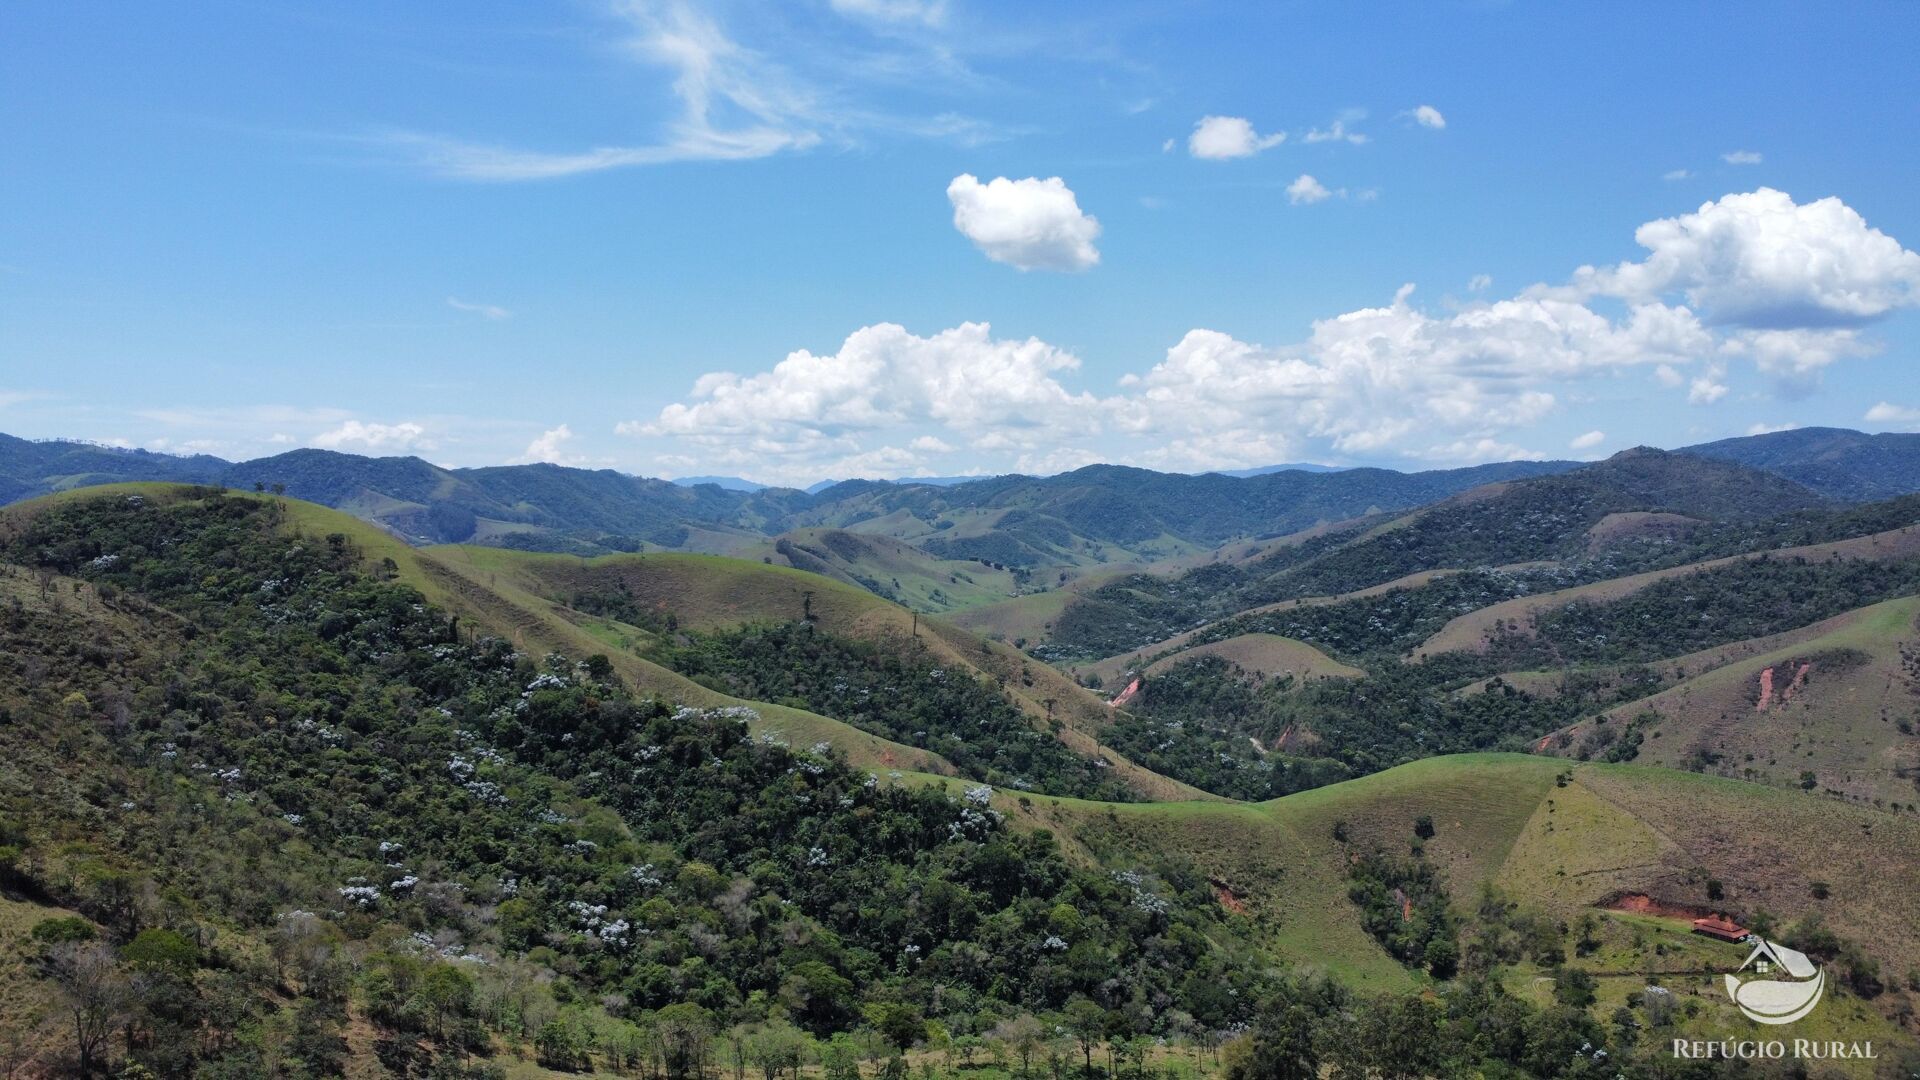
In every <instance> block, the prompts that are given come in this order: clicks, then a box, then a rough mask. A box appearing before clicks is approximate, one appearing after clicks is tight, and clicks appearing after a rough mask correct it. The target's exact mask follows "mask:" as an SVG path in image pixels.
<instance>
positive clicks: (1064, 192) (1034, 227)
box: [947, 173, 1100, 271]
mask: <svg viewBox="0 0 1920 1080" xmlns="http://www.w3.org/2000/svg"><path fill="white" fill-rule="evenodd" d="M947 201H948V202H951V203H952V204H953V227H954V228H956V229H958V230H960V233H961V235H963V236H965V237H966V238H967V239H969V240H971V241H973V245H974V246H975V247H977V248H979V249H980V250H981V252H982V253H983V254H985V255H986V257H987V258H989V259H992V260H993V261H994V262H999V263H1006V264H1007V265H1008V266H1012V267H1016V268H1018V269H1021V270H1068V271H1073V270H1088V269H1091V268H1093V267H1094V266H1096V265H1098V264H1099V262H1100V251H1099V249H1098V248H1096V247H1095V246H1094V243H1093V242H1094V241H1095V240H1096V239H1098V238H1099V236H1100V222H1099V220H1098V219H1096V218H1094V217H1093V215H1091V214H1087V213H1084V212H1082V211H1081V209H1080V203H1079V201H1078V200H1077V199H1075V198H1074V194H1073V190H1072V189H1071V188H1069V187H1067V185H1066V182H1065V181H1064V180H1061V179H1060V178H1059V177H1057V176H1053V177H1049V178H1047V179H1045V180H1041V179H1038V178H1035V177H1031V176H1030V177H1027V178H1026V179H1025V180H1009V179H1007V178H1006V177H1004V176H1001V177H996V178H995V179H993V180H990V181H988V182H987V183H984V184H983V183H981V182H980V179H979V178H978V177H976V176H974V175H972V174H971V173H962V174H961V175H959V176H956V177H954V178H953V182H952V183H950V184H948V185H947Z"/></svg>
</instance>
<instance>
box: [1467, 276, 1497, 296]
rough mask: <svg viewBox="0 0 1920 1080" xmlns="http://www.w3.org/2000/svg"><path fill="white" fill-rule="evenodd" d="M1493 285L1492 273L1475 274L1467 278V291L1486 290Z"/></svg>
mask: <svg viewBox="0 0 1920 1080" xmlns="http://www.w3.org/2000/svg"><path fill="white" fill-rule="evenodd" d="M1492 286H1493V275H1491V274H1475V275H1473V276H1472V277H1470V278H1468V279H1467V291H1468V292H1486V291H1487V290H1488V289H1489V288H1491V287H1492Z"/></svg>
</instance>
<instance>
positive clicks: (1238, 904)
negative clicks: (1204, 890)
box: [1212, 881, 1247, 915]
mask: <svg viewBox="0 0 1920 1080" xmlns="http://www.w3.org/2000/svg"><path fill="white" fill-rule="evenodd" d="M1212 884H1213V895H1214V897H1215V898H1216V899H1218V900H1219V901H1220V906H1221V907H1223V908H1226V909H1227V910H1228V911H1231V912H1233V913H1234V914H1235V915H1245V914H1246V913H1247V902H1246V901H1245V900H1242V899H1240V898H1239V897H1238V896H1235V895H1233V890H1232V889H1230V888H1228V887H1227V885H1226V883H1225V882H1221V881H1215V882H1213V883H1212Z"/></svg>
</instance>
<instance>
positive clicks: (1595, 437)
mask: <svg viewBox="0 0 1920 1080" xmlns="http://www.w3.org/2000/svg"><path fill="white" fill-rule="evenodd" d="M1606 441H1607V433H1606V432H1604V431H1589V432H1587V433H1586V434H1585V435H1576V436H1574V437H1573V439H1572V440H1571V441H1569V442H1568V443H1567V449H1569V450H1591V449H1593V448H1594V447H1596V446H1599V445H1600V444H1601V443H1603V442H1606Z"/></svg>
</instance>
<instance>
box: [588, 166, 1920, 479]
mask: <svg viewBox="0 0 1920 1080" xmlns="http://www.w3.org/2000/svg"><path fill="white" fill-rule="evenodd" d="M1319 186H1320V187H1322V188H1324V185H1319ZM1746 198H1747V197H1744V196H1737V195H1731V196H1728V197H1726V198H1725V199H1722V200H1720V201H1719V202H1717V203H1710V204H1708V205H1707V206H1705V207H1703V208H1702V209H1701V211H1700V212H1699V213H1698V214H1694V215H1688V216H1687V217H1685V218H1680V219H1671V220H1666V221H1658V222H1653V223H1650V224H1649V225H1648V226H1646V227H1643V228H1642V229H1641V230H1639V233H1638V234H1637V235H1638V236H1639V238H1640V240H1641V243H1642V244H1643V245H1645V246H1646V247H1647V248H1648V250H1649V252H1650V254H1649V256H1648V258H1647V259H1646V260H1645V261H1644V262H1639V263H1626V264H1622V265H1620V266H1617V267H1612V268H1609V269H1605V270H1597V269H1594V268H1592V267H1583V268H1581V269H1580V270H1579V271H1578V272H1576V274H1575V275H1573V277H1572V278H1571V279H1570V281H1569V282H1568V283H1565V284H1560V285H1551V286H1549V285H1535V286H1531V287H1529V288H1526V289H1523V290H1521V291H1520V292H1519V293H1518V294H1517V295H1513V296H1510V297H1508V298H1506V299H1501V300H1493V301H1485V302H1483V301H1475V302H1471V303H1466V304H1463V305H1460V306H1459V307H1457V308H1454V309H1449V310H1439V311H1428V310H1424V309H1422V308H1420V307H1417V306H1415V305H1414V303H1413V302H1412V301H1411V294H1412V287H1411V286H1408V287H1406V288H1403V289H1402V290H1400V291H1399V292H1398V293H1397V294H1396V295H1395V296H1394V298H1393V300H1392V302H1391V303H1389V304H1384V305H1381V306H1377V307H1369V308H1362V309H1359V310H1353V311H1348V312H1345V313H1344V314H1339V315H1335V316H1332V317H1329V318H1323V319H1320V320H1317V321H1315V322H1314V323H1312V326H1311V331H1310V332H1309V333H1308V334H1307V335H1306V337H1305V339H1304V340H1302V341H1300V342H1298V343H1296V344H1293V345H1285V346H1278V347H1275V346H1267V345H1261V344H1256V343H1250V342H1246V341H1242V340H1239V339H1237V338H1235V337H1234V336H1232V335H1230V334H1227V333H1223V332H1221V331H1219V330H1214V329H1207V328H1195V329H1192V330H1190V331H1188V332H1187V333H1186V334H1185V335H1183V336H1182V337H1181V338H1180V339H1179V340H1178V341H1177V342H1175V343H1174V344H1173V345H1172V347H1170V348H1168V349H1167V350H1166V353H1165V355H1164V356H1163V357H1161V358H1160V359H1159V361H1158V362H1157V363H1155V364H1153V365H1152V366H1150V367H1147V368H1145V369H1144V370H1138V369H1137V370H1136V373H1134V374H1129V375H1126V376H1125V377H1123V378H1121V379H1120V380H1119V381H1118V385H1117V386H1116V387H1115V388H1114V389H1113V391H1112V392H1110V393H1092V392H1088V391H1086V390H1082V389H1079V388H1078V387H1077V386H1076V385H1075V382H1074V380H1075V378H1076V373H1077V371H1078V369H1079V365H1080V361H1079V359H1078V358H1077V357H1075V356H1074V355H1073V354H1072V353H1070V352H1068V351H1067V350H1065V349H1062V348H1059V347H1057V346H1054V345H1051V344H1049V343H1047V342H1045V341H1042V340H1039V339H1035V338H1026V339H999V338H995V337H994V336H993V335H992V333H991V331H990V330H989V328H988V327H987V326H986V325H984V324H979V323H965V324H962V325H960V326H957V327H954V328H952V329H948V330H943V331H939V332H937V333H933V334H930V335H927V336H920V335H916V334H913V333H910V332H908V331H907V330H906V329H904V328H903V327H900V326H897V325H893V324H880V325H876V326H869V327H866V328H863V329H861V330H858V331H856V332H854V333H853V334H851V335H850V336H848V337H847V339H846V340H845V341H844V342H843V343H841V344H840V346H839V347H838V349H837V350H836V351H834V352H832V353H827V354H815V353H812V352H807V351H799V352H795V353H792V354H791V355H789V356H788V357H786V359H784V360H782V361H780V362H779V363H778V364H776V365H774V366H772V367H771V368H768V369H764V370H761V371H758V372H754V373H748V374H744V375H743V374H735V373H731V372H714V373H711V374H708V375H706V376H703V377H702V378H701V379H700V380H698V381H697V382H696V383H695V385H694V386H693V388H692V391H691V393H690V394H688V395H687V396H686V398H685V399H683V400H682V401H680V402H678V403H675V404H671V405H668V406H667V407H666V408H664V409H662V410H661V411H660V412H659V413H658V414H657V415H656V416H655V417H653V418H652V419H650V420H638V421H632V422H629V423H627V424H624V425H622V426H621V430H622V431H623V432H624V433H626V434H629V435H634V436H638V437H642V438H647V439H659V440H669V441H671V442H673V443H676V444H678V446H677V447H676V452H685V453H697V454H698V455H699V457H700V459H701V461H702V467H701V470H700V471H718V470H720V469H731V470H736V471H737V470H747V471H750V472H751V473H752V474H753V475H755V476H762V475H766V476H769V477H771V478H777V479H780V480H783V481H787V480H807V479H814V478H818V477H820V476H846V475H859V473H857V472H856V471H855V468H856V465H864V466H868V467H872V468H875V469H877V468H878V466H877V465H876V464H875V463H891V467H893V468H895V469H896V471H897V470H898V469H900V468H906V467H908V465H907V464H906V462H907V461H908V458H909V457H912V456H916V455H922V454H927V455H931V454H944V453H949V452H956V453H957V452H966V453H968V454H969V455H970V456H972V457H973V458H974V460H976V461H978V462H979V463H980V464H981V466H982V467H983V468H987V469H989V470H997V469H1004V468H1015V469H1019V470H1021V471H1054V470H1057V469H1060V468H1072V467H1074V466H1076V465H1079V464H1085V463H1086V462H1088V461H1093V460H1107V461H1119V462H1124V463H1131V464H1139V465H1146V466H1150V467H1154V468H1163V469H1180V470H1195V469H1213V468H1233V467H1241V466H1247V465H1258V464H1266V463H1270V462H1272V461H1281V460H1289V459H1295V458H1297V457H1299V456H1301V455H1307V454H1310V455H1313V456H1314V457H1316V458H1320V459H1326V458H1346V459H1348V460H1369V459H1371V460H1380V459H1383V458H1386V459H1393V458H1406V459H1412V460H1421V461H1433V462H1443V461H1444V462H1453V461H1463V460H1471V459H1474V458H1476V457H1477V458H1481V459H1484V458H1492V457H1502V458H1516V457H1538V456H1540V454H1539V453H1538V452H1537V451H1536V450H1535V449H1533V448H1532V446H1530V445H1529V444H1532V443H1537V441H1538V440H1537V439H1535V438H1529V437H1527V436H1526V435H1525V434H1523V433H1524V432H1525V431H1527V430H1528V429H1529V428H1532V427H1533V426H1534V425H1536V424H1538V423H1539V422H1540V421H1542V420H1543V419H1544V418H1546V417H1548V416H1550V415H1552V414H1554V413H1555V412H1557V411H1559V410H1560V409H1561V408H1562V406H1563V402H1564V401H1575V400H1578V399H1579V398H1580V397H1581V396H1583V391H1582V390H1581V389H1580V388H1579V384H1580V383H1581V382H1583V381H1587V380H1595V379H1606V378H1616V377H1619V376H1622V375H1625V374H1628V373H1631V372H1634V371H1636V370H1637V371H1644V372H1646V373H1647V374H1648V375H1649V376H1650V377H1651V378H1652V379H1653V380H1654V381H1655V382H1656V383H1657V384H1659V385H1660V386H1663V387H1667V388H1669V389H1670V391H1671V392H1673V393H1675V394H1678V395H1681V396H1684V397H1685V398H1686V399H1687V400H1688V401H1691V402H1693V403H1695V404H1699V405H1711V404H1714V403H1716V402H1722V401H1725V400H1727V399H1728V398H1729V397H1730V396H1731V394H1732V389H1731V385H1732V381H1733V380H1732V377H1731V374H1730V369H1731V367H1732V366H1733V365H1735V364H1744V365H1751V367H1752V369H1753V370H1756V371H1758V372H1761V373H1763V374H1767V375H1771V376H1773V377H1775V378H1776V379H1777V380H1779V381H1780V382H1781V383H1782V384H1786V383H1789V382H1791V381H1792V380H1794V379H1796V378H1803V377H1812V376H1817V375H1818V373H1819V372H1820V371H1821V370H1823V369H1824V368H1825V367H1827V366H1830V365H1832V364H1836V363H1841V362H1844V361H1845V360H1846V359H1847V358H1849V357H1853V356H1858V355H1863V354H1864V353H1866V352H1867V351H1869V350H1870V348H1871V347H1872V343H1871V342H1870V341H1869V340H1868V339H1867V338H1866V337H1865V336H1864V331H1863V330H1862V328H1861V327H1859V326H1857V325H1851V324H1849V325H1837V326H1836V325H1813V326H1804V325H1803V326H1786V327H1779V326H1768V325H1758V324H1756V322H1755V320H1757V321H1758V322H1767V321H1777V319H1778V316H1779V313H1780V311H1781V310H1786V311H1789V312H1794V311H1799V312H1805V311H1808V310H1812V311H1814V312H1815V313H1816V314H1818V313H1820V312H1823V311H1829V310H1834V309H1837V310H1841V311H1850V312H1859V313H1866V312H1884V311H1890V310H1893V309H1894V308H1895V307H1897V306H1901V305H1904V304H1906V303H1908V302H1909V299H1908V295H1909V294H1908V293H1907V292H1905V291H1903V290H1905V289H1906V288H1907V286H1905V285H1903V284H1901V282H1902V280H1903V275H1905V274H1907V273H1908V272H1909V271H1908V269H1907V264H1908V262H1909V261H1910V260H1912V259H1913V258H1914V257H1913V256H1912V255H1911V254H1910V253H1907V252H1905V251H1904V250H1903V249H1901V248H1900V247H1899V245H1898V244H1897V243H1895V242H1894V241H1892V240H1891V239H1888V238H1886V237H1884V236H1882V235H1881V234H1879V233H1877V232H1874V231H1873V230H1871V229H1868V228H1867V227H1866V226H1865V223H1864V222H1861V221H1860V220H1859V218H1858V215H1855V214H1854V213H1853V212H1852V211H1851V210H1849V209H1847V208H1846V207H1845V206H1844V205H1843V204H1840V203H1838V201H1837V200H1832V201H1830V205H1822V204H1818V203H1816V204H1810V206H1809V207H1796V206H1794V205H1793V204H1792V202H1791V200H1787V199H1785V197H1784V196H1778V195H1777V193H1768V192H1760V193H1755V198H1758V199H1759V200H1760V201H1761V204H1762V205H1760V206H1759V207H1758V208H1754V207H1747V206H1743V204H1742V201H1743V199H1746ZM1729 209H1731V211H1732V216H1731V217H1728V216H1727V214H1728V211H1729ZM1809 219H1810V220H1811V222H1812V224H1809ZM1475 284H1480V283H1477V282H1476V283H1475ZM1485 284H1486V285H1487V286H1489V287H1490V285H1491V283H1490V282H1488V283H1485ZM1596 298H1598V299H1600V300H1603V301H1604V302H1603V303H1597V304H1596V303H1595V302H1594V301H1595V300H1596ZM1809 298H1811V299H1809ZM1703 314H1704V315H1705V316H1706V317H1703ZM1715 317H1717V319H1718V321H1717V322H1716V321H1713V320H1714V318H1715ZM1739 320H1747V321H1739ZM1889 408H1892V406H1889ZM1884 415H1889V416H1891V415H1894V414H1891V413H1887V414H1884ZM1577 430H1578V429H1576V431H1577ZM1560 438H1567V436H1564V435H1563V436H1560ZM1597 438H1598V440H1599V441H1597V442H1593V443H1591V444H1590V445H1588V440H1595V439H1596V436H1595V434H1594V433H1587V434H1585V435H1582V436H1580V437H1579V438H1578V439H1575V440H1574V442H1575V444H1576V445H1574V447H1573V448H1574V449H1592V448H1594V447H1595V446H1598V445H1602V444H1603V443H1604V436H1598V437H1597ZM941 447H948V448H959V449H958V450H943V449H941ZM876 455H879V456H876ZM914 467H917V466H914Z"/></svg>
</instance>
